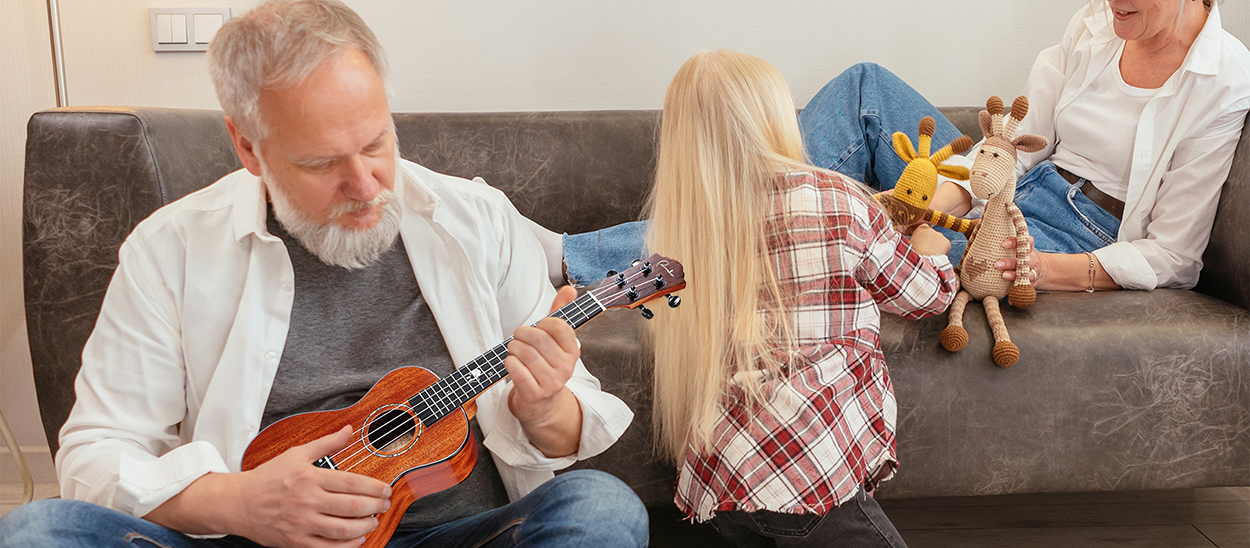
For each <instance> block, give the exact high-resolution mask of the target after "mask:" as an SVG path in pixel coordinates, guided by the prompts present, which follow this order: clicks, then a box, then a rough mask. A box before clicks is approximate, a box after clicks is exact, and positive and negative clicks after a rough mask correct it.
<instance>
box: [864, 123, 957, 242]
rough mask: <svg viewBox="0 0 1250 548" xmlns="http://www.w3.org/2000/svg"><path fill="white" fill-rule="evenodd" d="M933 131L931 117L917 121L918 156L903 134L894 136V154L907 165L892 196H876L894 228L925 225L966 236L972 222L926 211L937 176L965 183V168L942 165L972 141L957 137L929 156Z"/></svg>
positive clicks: (935, 126) (934, 125)
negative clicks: (941, 227)
mask: <svg viewBox="0 0 1250 548" xmlns="http://www.w3.org/2000/svg"><path fill="white" fill-rule="evenodd" d="M936 128H937V124H935V123H934V121H933V118H932V117H929V116H925V117H924V118H922V119H921V120H920V127H919V137H918V138H917V140H916V143H917V144H918V145H920V146H919V148H920V151H919V152H917V151H916V149H915V148H912V145H911V139H909V138H908V137H907V134H906V133H903V132H901V131H900V132H896V133H895V134H894V151H895V152H897V153H898V155H899V157H900V158H902V159H903V160H904V161H906V162H907V167H905V168H903V173H902V174H901V175H899V177H898V183H897V184H895V185H894V192H893V193H891V194H892V195H893V196H887V195H880V194H879V195H878V201H880V202H881V204H882V205H883V206H885V208H886V211H888V212H889V213H890V220H891V221H893V222H894V224H895V226H899V227H903V226H908V225H911V224H913V223H916V222H919V221H925V222H928V223H930V224H934V225H937V226H943V227H946V228H949V229H951V230H957V231H960V232H963V233H964V234H970V233H971V232H972V229H973V227H974V226H975V223H974V222H973V221H969V220H966V219H960V218H959V217H953V216H950V215H947V214H945V213H942V212H939V211H933V210H932V209H929V203H930V202H932V201H933V194H934V193H935V192H936V191H937V181H938V175H939V174H941V175H945V176H947V177H950V178H952V179H959V180H964V181H966V180H968V168H966V167H963V166H950V165H946V164H943V163H942V162H944V161H946V159H947V158H950V157H951V155H953V154H963V153H964V152H966V151H967V150H968V149H969V148H971V147H972V138H970V137H968V136H967V135H960V136H959V138H957V139H955V140H954V141H951V143H950V144H948V145H946V146H944V147H942V148H941V149H939V150H938V151H937V152H934V153H933V155H929V148H930V147H931V146H932V143H933V133H934V131H935V130H936Z"/></svg>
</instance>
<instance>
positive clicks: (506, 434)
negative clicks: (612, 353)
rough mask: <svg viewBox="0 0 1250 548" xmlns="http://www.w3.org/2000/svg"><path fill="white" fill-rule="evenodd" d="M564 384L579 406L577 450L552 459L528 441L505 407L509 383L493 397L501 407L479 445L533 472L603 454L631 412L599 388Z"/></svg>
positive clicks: (618, 434)
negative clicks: (580, 424) (499, 393)
mask: <svg viewBox="0 0 1250 548" xmlns="http://www.w3.org/2000/svg"><path fill="white" fill-rule="evenodd" d="M566 386H567V387H568V388H569V391H570V392H572V393H573V396H574V397H576V398H577V402H578V404H579V405H580V406H581V408H582V431H581V440H580V441H579V443H578V448H577V452H576V453H573V454H572V455H567V456H563V457H555V458H552V457H548V456H546V455H544V454H543V452H542V451H541V450H539V449H538V448H537V447H534V444H532V443H530V441H529V436H526V435H525V430H524V429H523V428H521V421H519V420H517V418H516V416H514V415H513V414H512V412H511V411H510V410H509V409H508V396H509V395H510V394H511V393H512V383H511V382H509V383H508V385H507V386H506V388H505V390H504V391H503V393H502V394H501V395H500V397H499V398H498V399H497V400H496V401H497V403H496V405H498V406H501V407H499V408H497V409H495V410H493V411H494V415H495V417H496V419H495V422H494V425H493V427H492V428H491V431H490V433H489V434H487V435H486V439H484V440H482V444H483V445H485V446H486V448H487V449H490V451H491V453H493V454H494V455H495V456H496V457H498V458H499V459H501V460H503V461H504V462H506V463H508V465H510V466H514V467H517V468H521V469H525V470H536V471H554V470H559V469H562V468H567V467H568V466H570V465H572V464H573V463H574V462H577V461H578V460H584V459H588V458H590V457H593V456H595V455H598V454H599V453H602V452H603V451H604V450H606V449H607V448H608V447H610V446H611V445H612V444H613V443H615V442H616V440H617V439H619V438H620V437H621V434H623V433H624V432H625V428H626V427H628V426H629V423H630V421H631V420H632V419H633V416H634V414H633V412H631V411H630V410H629V407H628V406H626V405H625V403H624V402H622V401H621V400H619V399H617V398H616V397H615V396H612V395H610V394H607V393H605V392H602V391H600V390H595V389H594V388H590V387H586V386H580V385H578V384H577V383H576V382H572V381H570V382H569V383H568V384H567V385H566ZM605 416H607V417H619V418H617V419H616V420H610V419H605Z"/></svg>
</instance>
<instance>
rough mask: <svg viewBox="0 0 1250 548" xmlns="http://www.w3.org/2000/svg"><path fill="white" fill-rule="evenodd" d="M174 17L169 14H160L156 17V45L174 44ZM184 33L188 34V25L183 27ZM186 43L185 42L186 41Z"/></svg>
mask: <svg viewBox="0 0 1250 548" xmlns="http://www.w3.org/2000/svg"><path fill="white" fill-rule="evenodd" d="M171 17H173V16H172V15H170V14H168V13H162V14H158V15H157V16H156V43H158V44H172V43H174V31H173V26H172V23H171V22H170V18H171ZM182 28H183V32H184V33H185V32H186V25H183V27H182ZM184 42H185V40H184Z"/></svg>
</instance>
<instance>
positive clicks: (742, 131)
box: [647, 50, 814, 462]
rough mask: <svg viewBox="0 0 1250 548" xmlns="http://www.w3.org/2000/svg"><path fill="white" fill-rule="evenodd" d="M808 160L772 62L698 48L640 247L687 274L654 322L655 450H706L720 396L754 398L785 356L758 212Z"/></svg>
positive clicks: (669, 123)
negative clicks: (678, 302) (673, 303)
mask: <svg viewBox="0 0 1250 548" xmlns="http://www.w3.org/2000/svg"><path fill="white" fill-rule="evenodd" d="M804 159H805V155H804V149H803V142H802V137H801V135H800V133H799V125H798V119H797V117H796V115H795V108H794V101H793V99H792V98H791V96H790V89H789V87H788V86H787V85H786V82H785V80H784V79H782V77H781V73H780V72H778V70H777V69H776V68H775V67H773V66H772V65H771V64H769V63H768V62H766V61H764V60H763V59H760V58H758V57H753V56H750V55H746V54H742V53H738V52H735V51H729V50H720V51H715V52H710V51H704V52H700V53H697V54H695V55H694V57H691V58H690V60H688V61H686V63H685V64H684V65H682V67H681V69H680V70H678V71H677V75H676V76H674V77H673V81H672V83H671V84H669V87H668V92H667V94H666V95H665V97H664V112H663V118H662V120H661V124H660V145H659V160H658V162H657V166H656V177H655V188H654V189H653V191H652V194H651V198H650V203H649V204H648V208H647V209H648V211H649V218H650V219H652V224H651V228H650V232H649V234H648V237H647V239H648V247H649V248H650V249H652V250H654V251H655V252H656V253H660V254H662V255H666V256H668V257H672V258H674V259H677V260H678V261H680V262H681V263H682V264H683V266H684V267H685V272H686V281H687V284H688V285H687V286H686V289H685V290H684V291H683V295H682V296H683V299H682V302H683V304H682V306H681V307H680V308H677V309H674V310H670V311H669V313H666V314H659V315H657V316H656V319H655V320H654V321H653V322H652V323H651V327H653V335H654V342H655V345H654V346H655V387H654V388H655V392H654V394H655V400H654V414H653V420H654V425H655V430H656V438H657V444H656V445H657V451H658V452H659V453H660V454H661V456H662V457H666V458H668V459H671V460H673V461H675V462H681V460H682V459H683V458H684V455H685V452H686V447H687V445H688V444H694V445H695V447H697V448H705V447H706V446H707V443H708V441H709V438H710V437H711V434H712V428H713V426H714V424H715V421H716V418H717V416H718V410H717V408H718V405H719V403H720V402H721V400H722V398H723V397H725V396H726V395H727V394H728V396H729V397H731V398H733V397H737V398H743V399H745V401H741V402H740V403H742V404H744V405H746V406H747V409H751V408H757V407H758V406H760V405H762V404H764V402H765V395H764V394H762V390H761V383H760V382H759V379H761V378H763V377H768V376H771V374H775V373H777V372H779V371H781V370H782V369H783V367H784V366H785V365H786V364H785V363H784V360H785V358H784V356H787V355H788V354H789V353H788V352H787V350H788V349H790V348H793V341H794V336H793V333H792V332H791V326H790V321H789V318H788V316H787V314H786V312H785V309H786V295H784V294H783V291H782V288H781V286H780V284H779V283H778V280H777V276H776V273H775V270H774V268H773V267H772V264H771V261H770V258H769V254H768V243H767V240H766V237H767V235H766V234H765V233H764V220H765V216H766V215H767V214H768V213H769V211H770V210H771V198H772V195H773V193H772V191H773V189H774V187H775V185H777V184H778V182H779V181H780V180H781V178H782V175H783V174H785V173H787V172H791V171H796V170H812V169H814V168H812V167H811V166H809V165H807V164H806V162H805V161H804ZM779 350H780V352H779ZM735 379H738V381H739V382H737V383H734V380H735ZM733 387H737V389H735V388H733Z"/></svg>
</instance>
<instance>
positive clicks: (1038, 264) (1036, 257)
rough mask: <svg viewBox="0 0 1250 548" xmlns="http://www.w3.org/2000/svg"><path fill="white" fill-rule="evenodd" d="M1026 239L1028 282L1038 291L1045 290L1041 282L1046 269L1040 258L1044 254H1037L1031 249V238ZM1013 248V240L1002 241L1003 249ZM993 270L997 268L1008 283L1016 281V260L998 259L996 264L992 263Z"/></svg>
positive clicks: (1014, 244)
mask: <svg viewBox="0 0 1250 548" xmlns="http://www.w3.org/2000/svg"><path fill="white" fill-rule="evenodd" d="M1028 238H1029V281H1030V282H1031V283H1032V284H1033V286H1034V287H1036V288H1038V289H1045V287H1044V286H1043V285H1042V284H1043V283H1044V282H1043V281H1042V280H1043V279H1044V278H1045V272H1046V269H1045V268H1044V267H1043V266H1042V263H1043V261H1044V259H1043V258H1042V256H1043V255H1045V254H1044V253H1038V251H1037V248H1035V247H1033V237H1032V236H1029V237H1028ZM1015 248H1016V239H1015V238H1007V239H1006V240H1003V249H1015ZM994 268H997V269H998V270H999V271H1000V272H1002V273H1003V279H1004V280H1007V281H1009V282H1012V281H1015V279H1016V258H1015V257H1009V258H1006V259H999V260H998V261H997V262H995V263H994Z"/></svg>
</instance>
